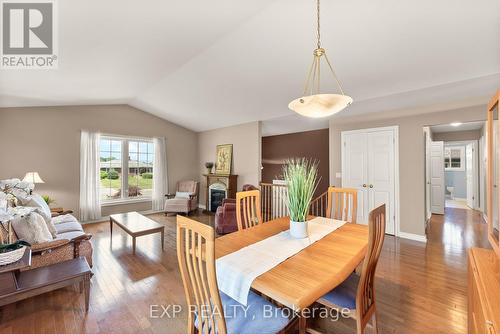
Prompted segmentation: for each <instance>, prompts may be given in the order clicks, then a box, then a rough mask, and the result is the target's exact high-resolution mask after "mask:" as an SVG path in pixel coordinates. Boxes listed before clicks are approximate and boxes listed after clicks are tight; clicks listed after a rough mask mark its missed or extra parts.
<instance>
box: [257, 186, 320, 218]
mask: <svg viewBox="0 0 500 334" xmlns="http://www.w3.org/2000/svg"><path fill="white" fill-rule="evenodd" d="M287 194H288V188H287V186H286V185H282V184H272V183H263V182H262V183H261V184H260V198H261V209H262V220H263V221H264V222H267V221H269V220H273V219H276V218H280V217H284V216H288V205H287ZM327 201H328V192H324V193H323V194H321V195H320V196H318V197H316V198H315V199H313V200H312V201H311V206H310V208H309V214H311V215H313V216H319V217H326V208H327V204H328V203H327Z"/></svg>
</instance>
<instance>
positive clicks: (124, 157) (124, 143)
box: [99, 134, 154, 206]
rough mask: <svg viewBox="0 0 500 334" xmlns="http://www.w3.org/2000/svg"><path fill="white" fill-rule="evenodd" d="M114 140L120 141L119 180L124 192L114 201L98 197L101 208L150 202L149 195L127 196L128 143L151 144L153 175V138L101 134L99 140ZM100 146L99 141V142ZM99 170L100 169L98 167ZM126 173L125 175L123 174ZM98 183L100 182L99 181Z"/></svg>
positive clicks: (150, 197) (151, 198)
mask: <svg viewBox="0 0 500 334" xmlns="http://www.w3.org/2000/svg"><path fill="white" fill-rule="evenodd" d="M102 139H106V140H115V141H120V143H121V161H122V163H121V168H122V178H121V189H126V191H122V192H121V197H120V198H116V199H102V198H101V197H100V195H99V199H100V203H101V206H113V205H119V204H128V203H141V202H151V201H152V200H153V197H152V196H150V195H147V196H145V195H143V196H140V197H139V196H138V197H129V196H128V176H129V172H130V171H129V157H130V154H129V142H138V143H146V144H153V175H154V142H153V138H144V137H133V136H120V135H112V134H103V135H101V138H100V140H102ZM99 144H100V141H99ZM100 154H101V148H100V147H99V155H100ZM99 170H100V167H99ZM124 171H126V174H125V173H124ZM99 182H100V180H99Z"/></svg>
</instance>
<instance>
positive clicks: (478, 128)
mask: <svg viewBox="0 0 500 334" xmlns="http://www.w3.org/2000/svg"><path fill="white" fill-rule="evenodd" d="M485 137H486V133H485V122H483V121H480V122H470V123H451V124H440V125H433V126H428V127H424V140H425V178H426V184H425V187H426V192H425V194H426V198H425V207H426V218H427V219H429V218H430V216H431V214H445V211H446V209H447V208H454V209H463V210H478V211H482V212H483V211H484V207H485V199H486V197H485V184H486V183H485V182H486V181H485V177H486V175H485V172H484V171H485V145H484V143H485Z"/></svg>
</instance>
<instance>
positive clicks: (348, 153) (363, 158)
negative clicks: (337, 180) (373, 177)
mask: <svg viewBox="0 0 500 334" xmlns="http://www.w3.org/2000/svg"><path fill="white" fill-rule="evenodd" d="M342 137H343V140H342V142H343V159H342V187H346V188H355V189H357V190H358V207H357V217H356V221H357V222H358V223H359V224H367V223H368V213H369V211H368V191H367V183H368V181H367V179H368V176H367V173H368V170H367V165H368V155H367V152H366V133H358V132H356V133H348V134H345V135H344V134H343V135H342Z"/></svg>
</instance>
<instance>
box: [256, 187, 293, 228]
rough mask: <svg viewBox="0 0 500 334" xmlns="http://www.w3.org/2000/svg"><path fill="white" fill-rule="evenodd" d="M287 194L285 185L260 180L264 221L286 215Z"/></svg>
mask: <svg viewBox="0 0 500 334" xmlns="http://www.w3.org/2000/svg"><path fill="white" fill-rule="evenodd" d="M287 194H288V187H287V186H286V185H282V184H272V183H263V182H261V184H260V199H261V209H262V220H263V221H264V222H267V221H269V220H273V219H276V218H279V217H284V216H288V206H287V202H286V201H287V199H286V198H287Z"/></svg>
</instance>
